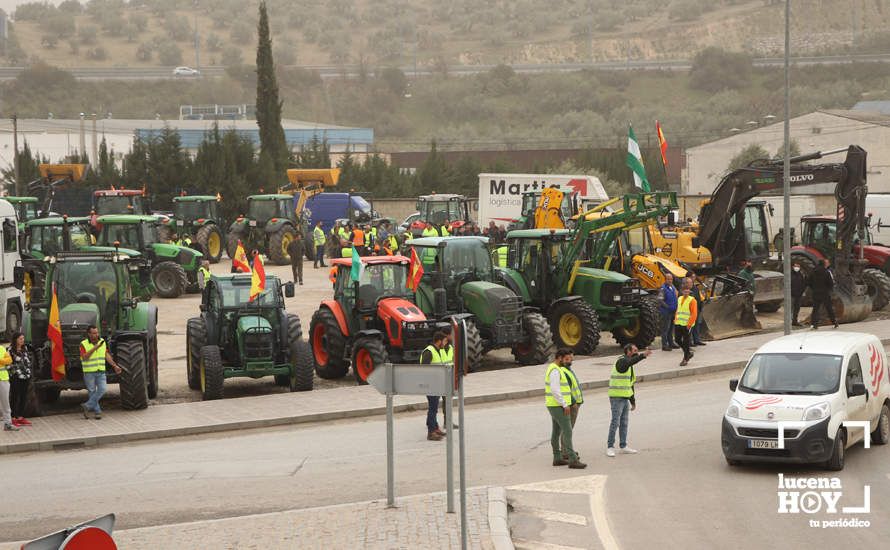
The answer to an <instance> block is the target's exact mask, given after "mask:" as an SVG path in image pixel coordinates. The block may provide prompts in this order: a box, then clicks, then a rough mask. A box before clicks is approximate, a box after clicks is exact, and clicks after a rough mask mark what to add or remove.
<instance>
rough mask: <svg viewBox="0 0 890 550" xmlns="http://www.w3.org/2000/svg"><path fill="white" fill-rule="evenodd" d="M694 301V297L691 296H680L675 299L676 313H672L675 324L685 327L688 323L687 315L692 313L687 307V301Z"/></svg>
mask: <svg viewBox="0 0 890 550" xmlns="http://www.w3.org/2000/svg"><path fill="white" fill-rule="evenodd" d="M684 298H685V300H684ZM694 301H695V298H693V297H692V296H680V297H679V298H678V299H677V313H676V314H674V324H675V325H681V326H684V327H685V326H687V325H688V324H689V317H690V316H691V315H692V311H691V310H690V309H689V303H690V302H694Z"/></svg>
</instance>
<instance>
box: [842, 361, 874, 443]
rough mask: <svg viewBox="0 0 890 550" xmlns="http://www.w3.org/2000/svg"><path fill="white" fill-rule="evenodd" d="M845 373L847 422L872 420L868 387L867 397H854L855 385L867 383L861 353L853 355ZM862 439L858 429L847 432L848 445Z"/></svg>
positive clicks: (861, 432)
mask: <svg viewBox="0 0 890 550" xmlns="http://www.w3.org/2000/svg"><path fill="white" fill-rule="evenodd" d="M845 372H846V376H845V377H844V391H846V392H847V420H855V421H863V420H871V418H869V414H868V399H869V395H868V393H869V392H868V387H866V388H865V395H852V392H853V385H854V384H864V383H865V379H864V378H863V376H862V365H861V361H860V360H859V353H857V352H854V353H853V355H851V356H850V359H849V360H848V362H847V369H846V371H845ZM869 431H871V430H869ZM862 437H863V430H860V429H856V428H854V429H848V430H847V442H848V443H849V442H851V441H859V440H860V439H862Z"/></svg>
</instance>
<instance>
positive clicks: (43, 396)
mask: <svg viewBox="0 0 890 550" xmlns="http://www.w3.org/2000/svg"><path fill="white" fill-rule="evenodd" d="M32 364H33V363H32ZM33 385H34V384H33V383H32V384H31V386H33ZM61 395H62V388H58V387H55V386H50V387H48V388H40V389H39V390H37V398H38V399H39V400H40V402H41V403H55V402H56V401H58V400H59V397H60V396H61Z"/></svg>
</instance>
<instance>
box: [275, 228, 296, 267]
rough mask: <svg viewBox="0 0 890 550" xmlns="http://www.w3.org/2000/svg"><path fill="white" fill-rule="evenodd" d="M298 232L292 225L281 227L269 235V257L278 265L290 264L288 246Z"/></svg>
mask: <svg viewBox="0 0 890 550" xmlns="http://www.w3.org/2000/svg"><path fill="white" fill-rule="evenodd" d="M295 237H296V233H294V228H293V227H291V226H290V225H285V226H283V227H281V228H280V229H279V230H278V231H276V232H275V233H272V236H271V237H269V259H270V260H272V262H274V263H275V264H276V265H288V264H290V255H288V253H287V246H288V245H289V244H290V243H291V241H293V240H294V238H295Z"/></svg>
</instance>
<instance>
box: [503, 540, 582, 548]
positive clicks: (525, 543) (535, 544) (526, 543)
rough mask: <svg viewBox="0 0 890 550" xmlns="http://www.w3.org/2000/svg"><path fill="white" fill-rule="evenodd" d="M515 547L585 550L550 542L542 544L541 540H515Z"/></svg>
mask: <svg viewBox="0 0 890 550" xmlns="http://www.w3.org/2000/svg"><path fill="white" fill-rule="evenodd" d="M513 546H515V547H516V548H518V549H519V550H522V549H523V548H529V549H531V548H534V549H536V550H537V549H540V550H584V548H578V547H577V546H562V545H560V544H550V543H549V542H541V541H539V540H526V539H513Z"/></svg>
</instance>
